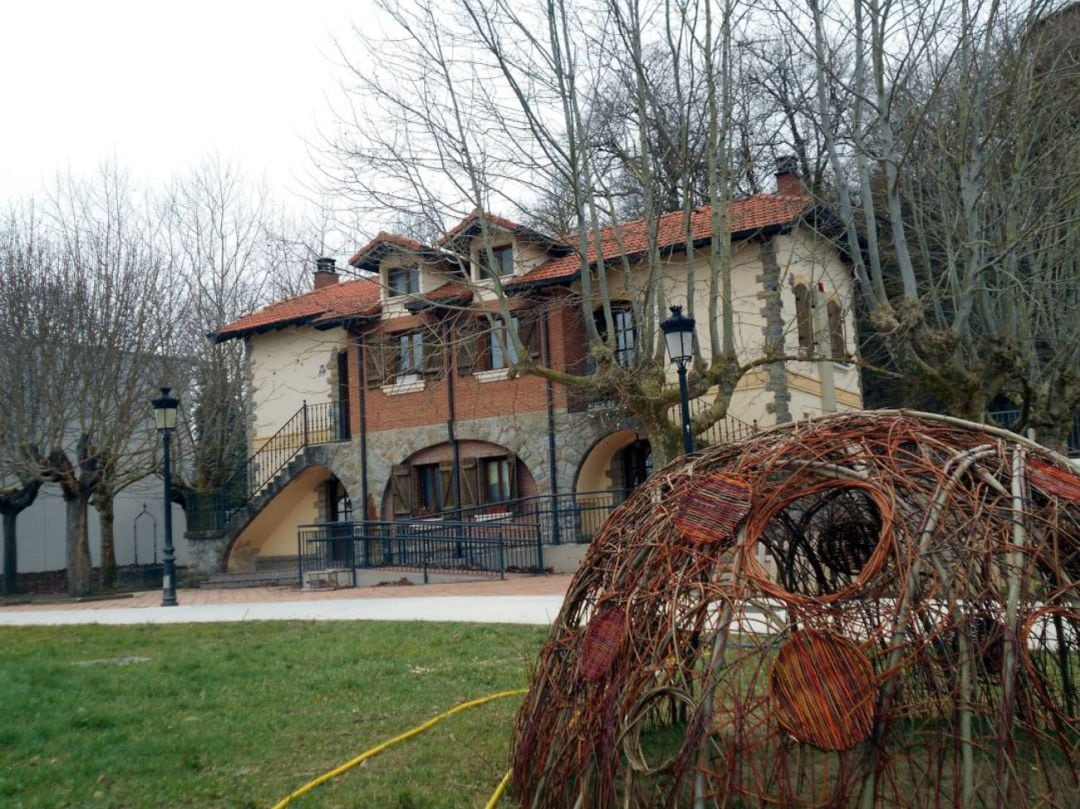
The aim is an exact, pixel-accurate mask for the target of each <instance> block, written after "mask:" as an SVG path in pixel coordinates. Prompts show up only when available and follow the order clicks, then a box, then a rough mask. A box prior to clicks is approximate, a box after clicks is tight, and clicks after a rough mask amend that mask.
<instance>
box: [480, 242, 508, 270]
mask: <svg viewBox="0 0 1080 809" xmlns="http://www.w3.org/2000/svg"><path fill="white" fill-rule="evenodd" d="M491 253H492V256H493V257H494V259H495V270H496V273H497V274H498V275H499V276H500V277H502V276H506V275H513V274H514V246H513V245H512V244H507V245H504V246H503V247H493V248H491ZM480 258H481V261H480V277H481V278H491V277H493V276H494V275H495V274H496V273H493V272H491V270H490V269H489V266H488V255H487V250H484V251H482V253H481V257H480Z"/></svg>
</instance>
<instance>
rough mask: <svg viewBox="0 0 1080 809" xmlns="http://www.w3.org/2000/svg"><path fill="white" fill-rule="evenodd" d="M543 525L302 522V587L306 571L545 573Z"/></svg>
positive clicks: (299, 547) (299, 535) (299, 541)
mask: <svg viewBox="0 0 1080 809" xmlns="http://www.w3.org/2000/svg"><path fill="white" fill-rule="evenodd" d="M539 528H540V527H539V526H538V525H535V524H531V525H530V524H528V523H522V522H517V521H514V522H461V521H456V520H423V519H416V520H412V521H409V520H393V521H367V522H362V523H329V524H321V525H302V526H300V528H299V530H298V532H297V557H298V559H297V561H298V570H299V580H300V586H301V587H303V586H304V583H305V577H306V574H308V573H310V572H313V571H317V572H325V571H328V570H335V569H336V570H347V571H350V572H351V574H352V583H353V584H354V585H355V583H356V573H355V572H356V571H357V570H420V571H423V573H424V581H425V582H427V575H428V573H462V574H469V575H476V576H500V577H501V576H503V575H505V574H506V573H507V572H520V573H539V572H541V571H542V570H543V569H544V551H543V544H542V541H541V534H540V530H539Z"/></svg>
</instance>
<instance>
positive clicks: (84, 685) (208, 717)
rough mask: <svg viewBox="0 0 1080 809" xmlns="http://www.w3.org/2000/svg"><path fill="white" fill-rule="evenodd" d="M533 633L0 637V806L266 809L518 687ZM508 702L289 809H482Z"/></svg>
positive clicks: (140, 632) (500, 758) (325, 628)
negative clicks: (465, 706) (373, 751)
mask: <svg viewBox="0 0 1080 809" xmlns="http://www.w3.org/2000/svg"><path fill="white" fill-rule="evenodd" d="M546 634H547V630H546V629H543V628H539V627H514V626H484V625H464V624H421V623H361V622H357V623H352V622H328V623H300V622H293V623H247V624H195V625H177V626H139V627H100V626H81V627H41V628H38V627H34V628H5V629H0V649H2V650H3V653H2V654H0V806H4V807H59V806H73V807H90V806H94V807H98V806H100V807H144V806H153V807H171V806H197V807H214V806H220V807H225V806H228V807H270V806H272V805H273V804H274V803H275V802H276V801H277V800H279V799H280V798H282V797H284V796H285V795H286V794H288V793H289V792H291V791H292V790H294V789H296V788H298V787H300V786H301V785H303V784H304V783H306V782H307V781H309V780H310V779H312V778H314V777H315V776H317V775H319V774H320V773H322V772H324V771H326V770H328V769H330V768H332V767H334V766H337V765H338V764H341V763H343V762H344V761H347V760H348V759H350V758H352V757H354V756H356V755H357V754H359V753H360V752H362V751H363V750H365V749H367V748H369V747H371V746H373V745H375V744H377V743H379V742H381V741H384V740H386V739H388V738H390V737H391V736H395V735H397V734H398V733H400V732H402V731H405V730H408V729H409V728H412V727H414V726H416V725H418V724H420V723H421V722H423V721H425V720H427V719H429V718H431V717H432V716H434V715H435V714H437V713H440V712H442V711H444V710H446V709H448V708H451V707H453V706H454V705H456V704H459V703H461V702H464V701H466V700H468V699H472V698H475V697H480V696H483V695H486V694H489V693H492V692H494V691H501V690H506V689H511V688H521V687H524V686H525V685H526V684H527V678H528V674H529V671H530V669H531V666H532V662H533V660H534V658H535V656H536V654H537V652H538V651H539V648H540V646H541V644H542V642H543V639H544V637H545V636H546ZM122 658H132V659H131V660H129V661H127V662H126V663H124V664H119V661H120V659H122ZM138 658H149V659H148V660H142V659H138ZM519 702H520V698H516V697H515V698H510V699H506V700H500V701H497V702H494V703H490V704H488V705H484V706H481V707H479V708H474V709H471V710H469V711H465V712H463V713H461V714H458V715H456V716H453V717H451V718H449V719H447V720H446V721H444V722H443V723H441V724H440V725H437V726H436V727H435V728H433V729H432V730H430V731H428V732H427V733H426V734H423V735H422V736H420V737H418V738H415V739H412V740H409V741H407V742H404V743H403V744H401V745H399V746H398V747H396V748H393V749H391V750H390V751H388V752H386V753H384V754H382V755H381V756H378V757H377V758H375V759H372V760H371V761H368V762H365V763H364V764H363V765H361V766H360V767H357V768H355V769H354V770H352V771H350V772H349V773H347V774H345V775H343V776H341V777H340V778H338V779H336V780H334V781H331V782H330V783H328V784H325V785H323V786H321V787H318V788H317V789H316V790H315V791H314V792H312V793H310V794H309V795H308V796H305V797H304V798H301V799H299V800H297V801H295V802H294V803H293V804H291V805H292V806H295V807H315V806H329V807H337V806H342V807H353V806H355V807H399V808H400V809H408V808H410V807H417V809H419V807H439V808H440V809H443V808H444V807H482V806H483V805H484V802H485V801H486V800H487V798H488V797H489V796H490V794H491V792H492V790H493V789H494V788H495V786H496V784H497V783H498V781H499V779H500V778H501V777H502V775H503V773H504V772H505V770H506V767H507V757H508V750H509V740H510V723H511V720H512V717H513V714H514V711H515V709H516V708H517V705H518V703H519Z"/></svg>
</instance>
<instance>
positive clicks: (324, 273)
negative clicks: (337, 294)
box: [315, 258, 338, 289]
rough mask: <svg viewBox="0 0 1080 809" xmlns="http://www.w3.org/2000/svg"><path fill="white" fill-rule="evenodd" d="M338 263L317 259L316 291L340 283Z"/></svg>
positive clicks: (331, 260)
mask: <svg viewBox="0 0 1080 809" xmlns="http://www.w3.org/2000/svg"><path fill="white" fill-rule="evenodd" d="M336 265H337V261H335V260H334V259H332V258H317V259H315V289H322V288H323V287H328V286H333V285H334V284H336V283H337V282H338V274H337V267H336Z"/></svg>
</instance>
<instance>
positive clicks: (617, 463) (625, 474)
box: [574, 430, 652, 493]
mask: <svg viewBox="0 0 1080 809" xmlns="http://www.w3.org/2000/svg"><path fill="white" fill-rule="evenodd" d="M651 474H652V447H651V446H650V445H649V440H648V439H647V438H645V437H644V436H641V435H639V434H638V433H636V432H635V431H633V430H618V431H617V432H614V433H611V434H609V435H606V436H604V437H603V438H601V439H600V440H599V441H597V442H596V444H594V445H593V448H592V449H591V450H589V452H588V454H586V456H585V459H584V460H583V461H582V462H581V466H580V467H579V469H578V475H577V482H576V484H575V486H574V490H575V491H577V492H579V493H583V492H598V491H606V490H609V489H617V490H629V489H634V488H636V487H637V486H640V485H641V484H642V483H644V482H645V480H646V479H647V478H648V477H649V476H650V475H651Z"/></svg>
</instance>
